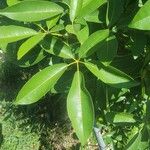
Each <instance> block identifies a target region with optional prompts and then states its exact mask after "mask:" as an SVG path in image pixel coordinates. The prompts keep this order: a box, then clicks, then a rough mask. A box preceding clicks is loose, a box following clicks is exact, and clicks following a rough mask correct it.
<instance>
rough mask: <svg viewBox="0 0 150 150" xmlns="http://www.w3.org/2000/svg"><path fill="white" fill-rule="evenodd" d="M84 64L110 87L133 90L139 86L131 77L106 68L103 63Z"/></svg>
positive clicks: (111, 68)
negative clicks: (132, 88)
mask: <svg viewBox="0 0 150 150" xmlns="http://www.w3.org/2000/svg"><path fill="white" fill-rule="evenodd" d="M84 64H85V66H86V67H87V68H88V69H89V70H90V71H91V72H92V73H93V74H94V75H95V76H96V77H97V78H98V79H100V80H101V81H103V82H104V83H106V84H108V85H110V86H113V87H116V88H131V87H133V86H137V85H138V84H139V83H137V82H136V81H134V80H133V79H132V78H131V77H130V76H128V75H127V74H125V73H124V72H122V71H120V70H118V69H116V68H114V67H112V66H104V65H103V64H101V63H99V64H97V65H96V64H93V63H90V62H86V63H84Z"/></svg>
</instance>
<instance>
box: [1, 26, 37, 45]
mask: <svg viewBox="0 0 150 150" xmlns="http://www.w3.org/2000/svg"><path fill="white" fill-rule="evenodd" d="M36 34H38V32H36V31H35V30H33V29H30V28H27V27H22V26H15V25H8V26H0V43H11V42H16V41H19V40H22V39H25V38H28V37H30V36H33V35H36Z"/></svg>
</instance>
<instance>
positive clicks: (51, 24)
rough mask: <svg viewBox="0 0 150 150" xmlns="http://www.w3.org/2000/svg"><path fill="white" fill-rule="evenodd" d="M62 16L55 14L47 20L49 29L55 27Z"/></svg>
mask: <svg viewBox="0 0 150 150" xmlns="http://www.w3.org/2000/svg"><path fill="white" fill-rule="evenodd" d="M59 18H60V16H59V15H58V16H55V17H53V18H50V19H49V20H47V21H46V25H47V28H48V29H51V28H52V27H54V26H55V25H56V23H57V22H58V20H59Z"/></svg>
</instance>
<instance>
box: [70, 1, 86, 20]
mask: <svg viewBox="0 0 150 150" xmlns="http://www.w3.org/2000/svg"><path fill="white" fill-rule="evenodd" d="M82 3H83V0H71V3H70V20H71V22H73V21H74V19H75V18H76V16H77V15H78V13H79V12H80V10H81V8H82Z"/></svg>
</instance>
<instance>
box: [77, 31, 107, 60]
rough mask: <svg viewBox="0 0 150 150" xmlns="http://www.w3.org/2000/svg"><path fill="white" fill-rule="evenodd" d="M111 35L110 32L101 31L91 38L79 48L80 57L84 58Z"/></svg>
mask: <svg viewBox="0 0 150 150" xmlns="http://www.w3.org/2000/svg"><path fill="white" fill-rule="evenodd" d="M108 35H109V30H99V31H96V32H94V33H93V34H91V35H90V36H89V38H88V39H87V40H86V41H85V42H84V43H83V44H82V45H81V47H80V48H79V57H80V58H84V57H86V54H87V53H88V51H90V49H91V48H93V47H94V46H95V45H97V44H98V43H100V42H102V41H103V40H105V39H106V38H107V37H108Z"/></svg>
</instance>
